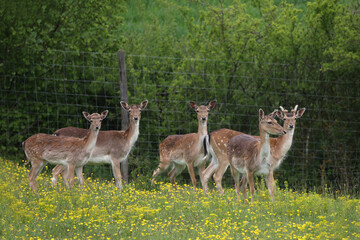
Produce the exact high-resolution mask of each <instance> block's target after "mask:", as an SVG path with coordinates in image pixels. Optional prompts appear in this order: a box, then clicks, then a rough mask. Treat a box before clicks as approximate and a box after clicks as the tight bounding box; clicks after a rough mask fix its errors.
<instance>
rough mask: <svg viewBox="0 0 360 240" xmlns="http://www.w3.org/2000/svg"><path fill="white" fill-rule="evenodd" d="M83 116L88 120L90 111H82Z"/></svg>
mask: <svg viewBox="0 0 360 240" xmlns="http://www.w3.org/2000/svg"><path fill="white" fill-rule="evenodd" d="M82 114H83V116H84V117H85V118H86V120H88V121H90V120H91V119H90V113H88V112H82Z"/></svg>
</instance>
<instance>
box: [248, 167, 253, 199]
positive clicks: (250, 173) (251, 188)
mask: <svg viewBox="0 0 360 240" xmlns="http://www.w3.org/2000/svg"><path fill="white" fill-rule="evenodd" d="M247 178H248V181H249V186H250V193H251V203H253V202H254V194H255V183H254V174H253V173H252V172H250V171H247Z"/></svg>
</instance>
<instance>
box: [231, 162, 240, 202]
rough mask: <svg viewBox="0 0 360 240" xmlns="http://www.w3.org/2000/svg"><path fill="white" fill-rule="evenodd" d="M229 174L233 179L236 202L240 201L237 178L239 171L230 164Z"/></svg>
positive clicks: (238, 177)
mask: <svg viewBox="0 0 360 240" xmlns="http://www.w3.org/2000/svg"><path fill="white" fill-rule="evenodd" d="M230 170H231V175H232V176H233V178H234V181H235V190H236V197H237V200H238V202H239V203H240V189H239V180H240V173H239V171H237V170H236V169H235V168H234V167H232V166H230Z"/></svg>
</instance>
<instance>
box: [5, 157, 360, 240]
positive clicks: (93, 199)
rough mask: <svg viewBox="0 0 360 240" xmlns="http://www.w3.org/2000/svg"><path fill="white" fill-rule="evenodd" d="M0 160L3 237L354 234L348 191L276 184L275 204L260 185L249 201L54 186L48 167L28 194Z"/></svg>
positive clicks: (357, 213)
mask: <svg viewBox="0 0 360 240" xmlns="http://www.w3.org/2000/svg"><path fill="white" fill-rule="evenodd" d="M0 162H1V164H2V166H3V167H2V168H1V170H0V188H1V194H0V216H1V219H0V238H1V239H360V231H359V229H360V200H359V199H353V198H351V197H348V196H343V197H339V198H337V199H334V198H332V197H331V196H330V195H329V196H321V195H319V194H316V193H299V192H294V191H291V190H287V189H286V190H280V189H278V190H277V192H276V201H275V202H274V203H273V202H271V200H270V198H269V195H268V193H267V191H266V189H265V186H264V185H263V184H259V185H258V186H257V191H256V195H255V198H256V199H255V203H254V204H250V205H247V204H243V203H242V204H239V203H238V202H237V201H236V197H235V191H234V190H233V189H226V192H225V195H224V196H220V195H219V194H218V193H217V192H216V191H215V190H214V191H211V192H210V193H209V194H208V195H206V196H205V195H204V194H203V192H202V190H197V191H193V190H192V187H191V186H189V185H180V186H178V189H177V190H174V188H173V187H172V186H171V184H169V183H167V182H165V183H164V182H158V183H156V185H155V186H153V187H150V185H149V181H147V182H142V181H140V180H137V181H135V182H132V183H130V184H128V185H126V186H125V187H124V190H123V191H122V192H120V191H119V190H118V189H117V188H116V187H115V186H114V183H113V182H107V181H99V180H96V179H95V178H88V179H87V180H86V186H85V188H84V189H81V188H80V187H79V184H75V186H74V187H73V188H72V189H66V188H65V187H64V184H63V183H62V182H61V181H60V182H59V184H58V186H57V188H55V189H54V188H52V186H51V176H50V175H49V174H48V173H46V171H44V172H45V173H42V174H41V175H40V176H39V177H38V181H37V183H38V187H39V192H38V193H33V192H32V191H31V190H30V187H29V183H28V179H27V174H28V172H29V170H28V167H25V166H24V164H16V163H14V162H13V161H9V160H4V159H0ZM139 179H141V177H139Z"/></svg>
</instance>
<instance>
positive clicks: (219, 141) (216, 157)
mask: <svg viewBox="0 0 360 240" xmlns="http://www.w3.org/2000/svg"><path fill="white" fill-rule="evenodd" d="M297 108H298V105H296V106H295V108H294V109H292V110H291V112H290V113H288V110H285V109H284V108H283V107H281V106H280V109H281V112H280V111H277V112H276V115H277V116H278V117H279V118H280V119H282V120H283V121H284V124H283V127H284V129H285V130H286V131H288V134H285V135H282V136H279V137H278V138H270V149H271V150H270V152H271V157H272V159H273V160H272V161H273V162H274V166H275V167H274V170H275V169H276V168H277V167H279V166H280V164H281V162H282V161H283V160H284V158H285V156H286V154H287V152H288V151H289V149H290V147H291V145H292V140H293V137H294V131H295V124H296V119H298V118H301V117H302V115H303V114H304V112H305V108H302V109H300V110H299V111H297ZM240 134H244V133H242V132H238V131H234V130H231V129H219V130H216V131H214V132H212V133H210V134H209V136H210V146H209V147H208V149H209V152H210V153H211V155H212V162H211V164H210V165H209V166H208V167H207V168H206V170H205V171H204V181H205V183H204V185H205V187H207V183H208V181H209V178H210V177H211V175H212V174H213V173H214V172H215V173H214V175H213V178H214V181H215V184H216V187H217V189H218V191H219V192H220V194H221V195H223V194H224V191H223V188H222V186H221V180H222V178H223V176H224V173H225V171H226V169H227V168H228V166H229V160H228V157H227V145H228V143H229V141H230V139H231V138H233V137H234V136H237V135H240ZM243 177H245V176H243ZM274 187H275V186H274ZM274 189H275V188H273V190H272V192H274ZM272 199H274V198H273V197H272Z"/></svg>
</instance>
